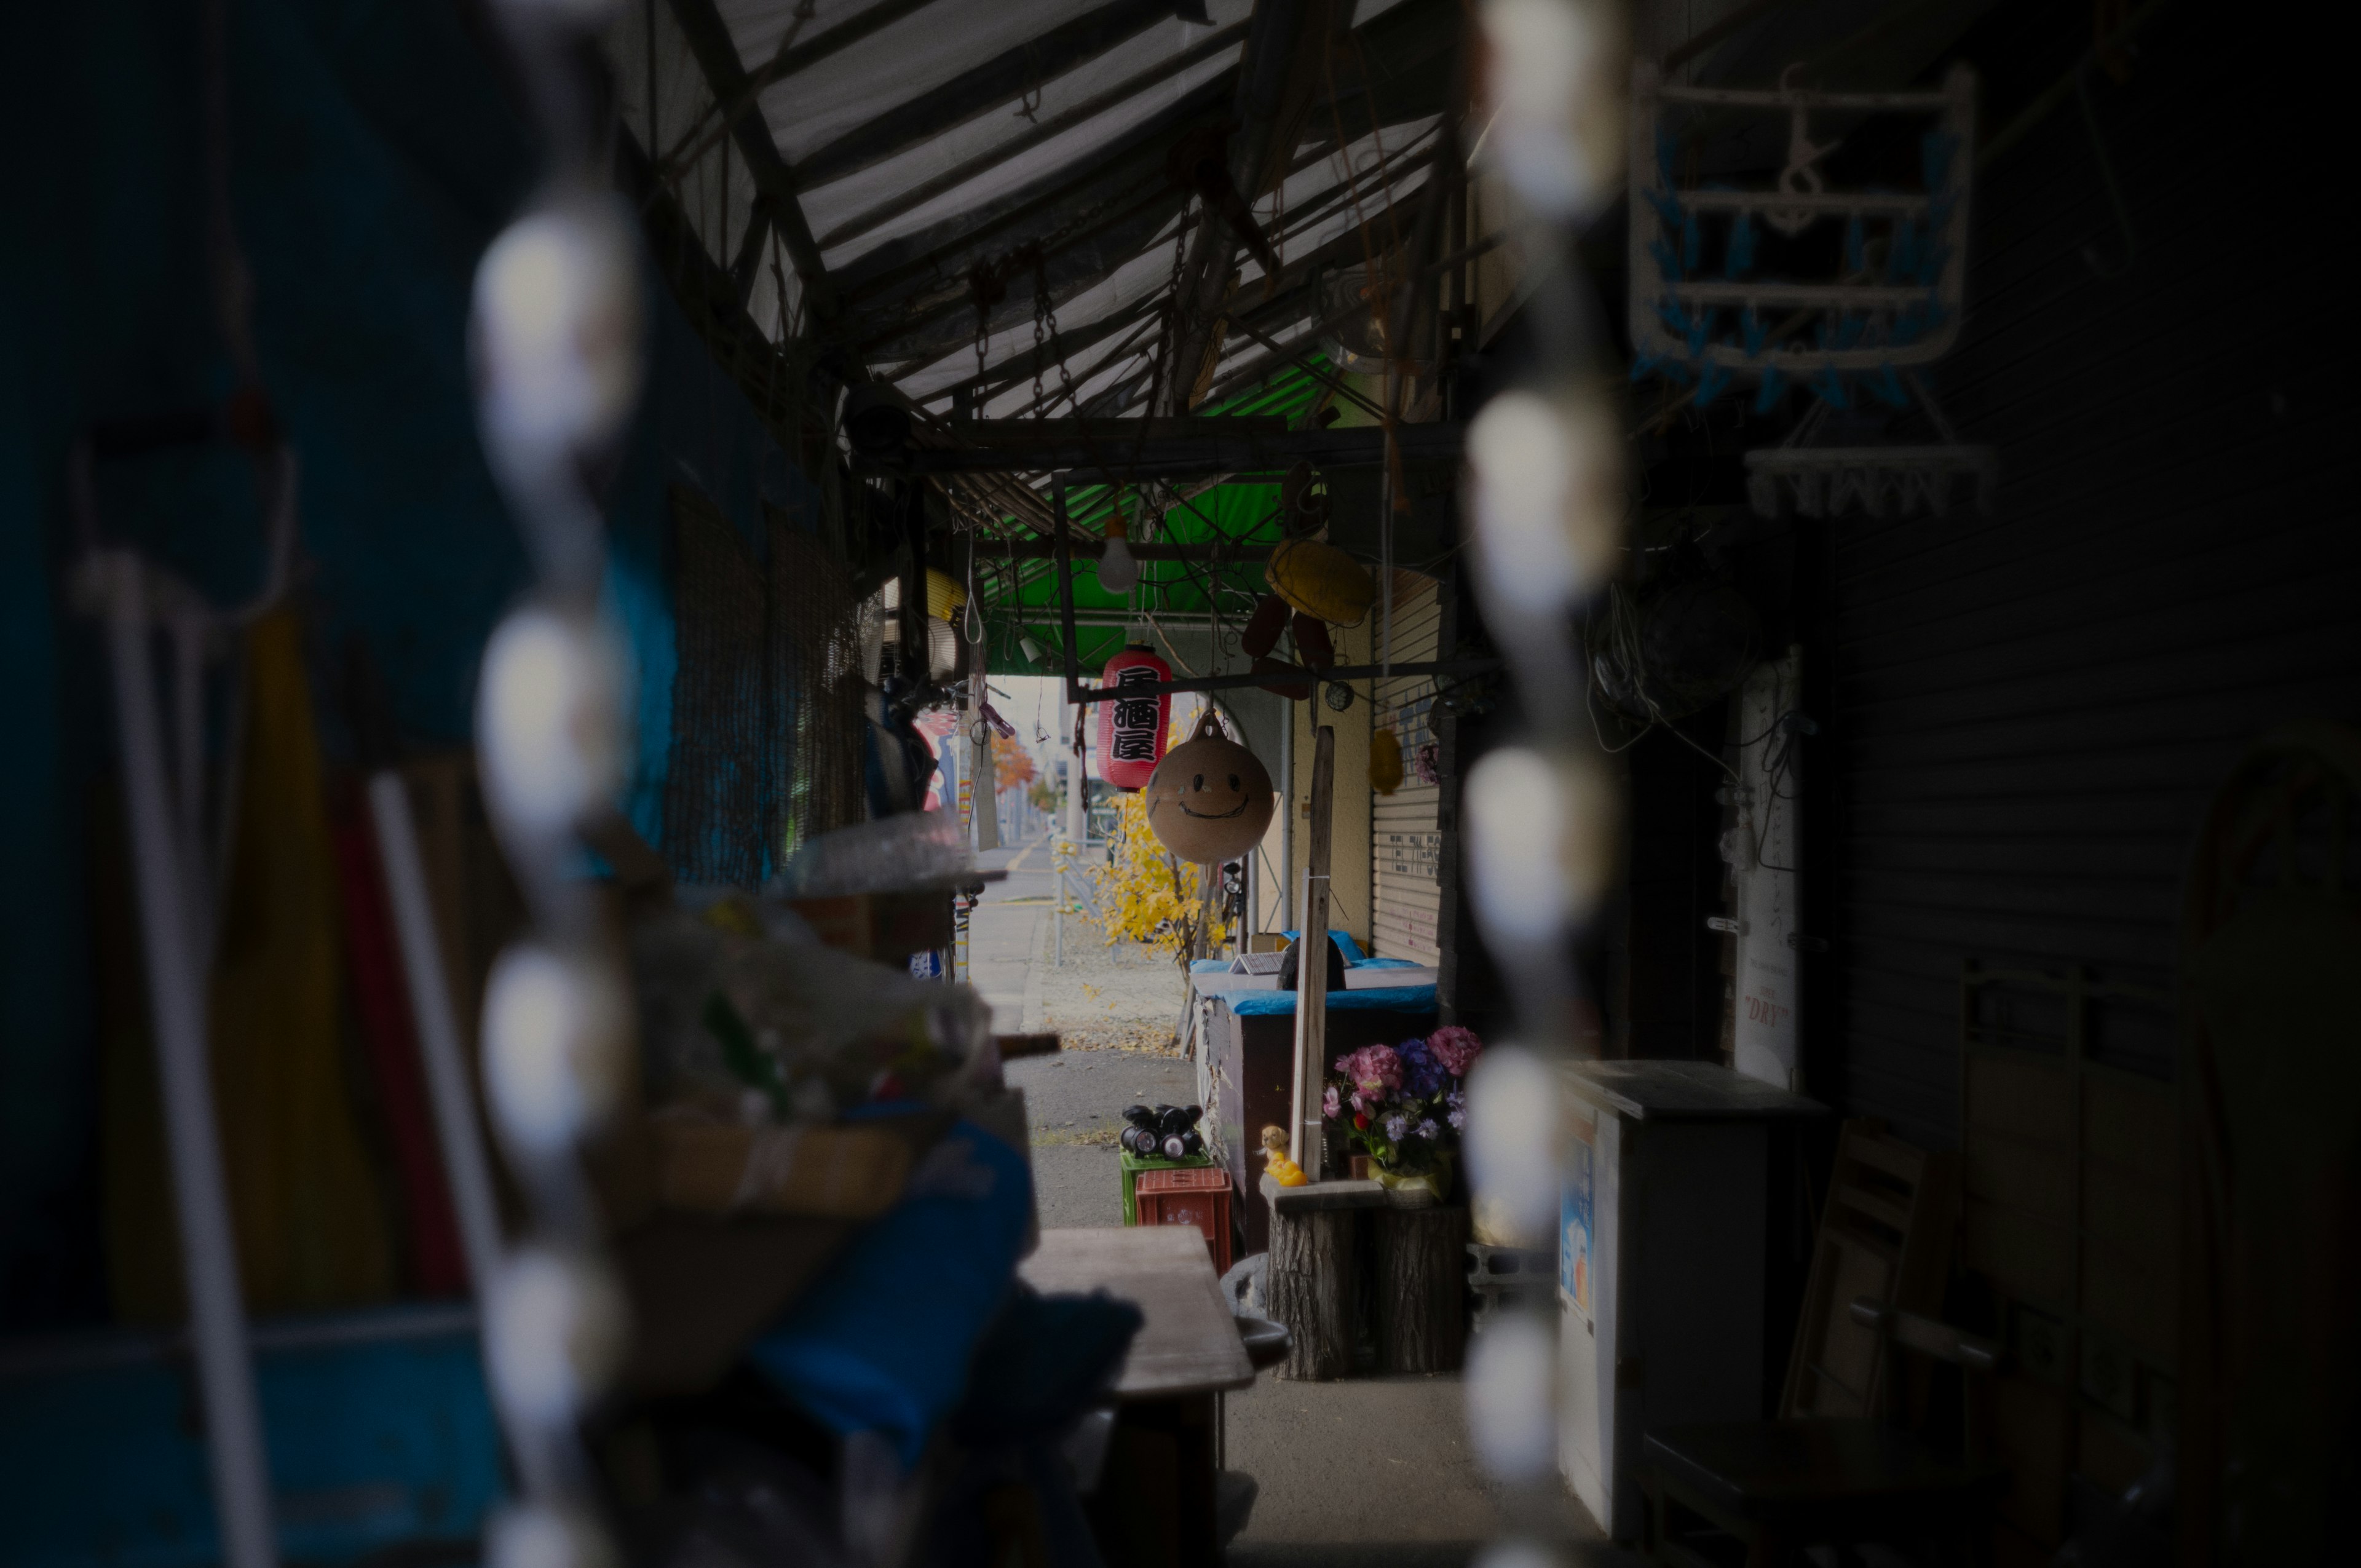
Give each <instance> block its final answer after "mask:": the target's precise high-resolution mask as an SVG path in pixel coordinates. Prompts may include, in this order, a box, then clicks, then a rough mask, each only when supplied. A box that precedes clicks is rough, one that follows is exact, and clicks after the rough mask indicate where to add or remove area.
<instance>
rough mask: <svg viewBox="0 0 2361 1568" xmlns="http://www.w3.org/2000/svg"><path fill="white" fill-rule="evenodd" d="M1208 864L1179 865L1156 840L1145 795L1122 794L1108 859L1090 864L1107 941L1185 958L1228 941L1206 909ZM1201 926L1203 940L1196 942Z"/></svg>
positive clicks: (1216, 918) (1216, 914)
mask: <svg viewBox="0 0 2361 1568" xmlns="http://www.w3.org/2000/svg"><path fill="white" fill-rule="evenodd" d="M1210 873H1211V868H1209V867H1206V866H1191V865H1182V864H1180V862H1179V861H1175V860H1174V859H1173V858H1172V854H1171V852H1170V850H1166V849H1165V847H1164V846H1163V845H1162V844H1160V843H1159V842H1158V841H1157V838H1156V835H1155V833H1154V832H1152V831H1151V830H1150V829H1149V828H1148V797H1147V795H1146V794H1145V793H1144V792H1134V793H1132V794H1128V795H1123V796H1121V797H1120V799H1119V801H1118V803H1117V805H1116V807H1115V833H1114V836H1113V838H1112V839H1110V840H1109V842H1108V844H1107V863H1106V864H1105V865H1104V866H1099V867H1094V868H1093V870H1092V872H1091V876H1092V879H1093V881H1094V882H1095V883H1097V886H1098V893H1099V896H1098V906H1099V908H1100V909H1101V910H1102V911H1103V912H1104V914H1103V917H1102V919H1101V920H1100V922H1099V925H1100V927H1101V929H1103V930H1104V931H1105V932H1106V939H1107V945H1108V946H1109V947H1113V946H1114V945H1115V942H1116V941H1117V940H1127V941H1133V942H1146V943H1148V944H1150V945H1152V946H1154V947H1157V948H1162V949H1163V950H1164V951H1166V952H1168V953H1170V954H1171V955H1172V956H1173V957H1174V958H1175V959H1178V960H1180V961H1182V962H1185V961H1187V959H1189V958H1190V957H1191V955H1192V954H1194V953H1197V952H1201V951H1211V950H1213V948H1219V947H1220V946H1221V945H1222V944H1223V943H1224V941H1226V940H1228V938H1229V932H1228V929H1227V927H1225V926H1224V924H1223V922H1222V919H1221V916H1220V913H1219V911H1218V910H1215V911H1213V912H1211V914H1210V918H1211V920H1212V925H1211V927H1210V928H1205V927H1204V923H1205V922H1206V920H1207V919H1208V918H1209V912H1208V911H1207V909H1206V908H1205V888H1206V879H1207V877H1208V875H1209V874H1210ZM1201 928H1202V934H1203V936H1204V938H1205V940H1204V944H1203V946H1202V948H1201V947H1200V946H1199V945H1198V940H1197V938H1198V936H1199V934H1200V930H1201Z"/></svg>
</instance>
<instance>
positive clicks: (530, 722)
mask: <svg viewBox="0 0 2361 1568" xmlns="http://www.w3.org/2000/svg"><path fill="white" fill-rule="evenodd" d="M622 685H623V678H622V658H621V655H620V652H619V651H618V649H617V648H616V646H615V641H614V639H613V638H612V637H611V636H609V634H608V631H607V630H606V628H605V627H604V626H602V625H601V624H599V623H598V621H597V620H593V619H591V618H589V617H588V616H573V615H565V614H560V613H559V612H557V611H555V610H552V609H544V608H541V607H538V606H535V607H530V608H527V609H520V610H518V611H516V612H515V613H513V614H511V616H510V617H509V618H508V619H507V620H503V621H502V622H500V628H499V630H495V631H494V632H493V633H492V640H491V642H490V644H489V646H488V647H487V648H486V649H485V650H484V673H483V686H482V690H481V692H480V694H479V696H478V698H477V702H478V714H477V725H476V738H477V742H478V748H479V750H480V752H481V755H482V758H483V764H484V784H485V786H486V788H487V789H488V790H489V791H490V793H491V795H492V796H493V805H494V806H495V808H496V809H497V810H499V811H500V813H501V814H502V815H503V816H505V817H508V818H509V819H510V820H511V821H512V822H515V823H516V824H517V825H519V826H520V827H522V828H525V829H526V830H527V831H529V832H532V833H533V834H536V835H552V834H556V833H561V832H563V831H565V830H566V828H571V827H573V826H574V825H575V824H576V823H577V822H580V821H582V820H583V819H584V818H585V817H588V816H589V815H590V814H591V813H592V812H594V811H598V810H601V809H604V808H605V807H606V806H609V804H611V803H612V801H613V800H614V796H615V792H616V790H617V789H618V788H619V787H620V784H621V783H622V775H623V749H624V739H625V731H626V725H625V722H624V718H623V702H622Z"/></svg>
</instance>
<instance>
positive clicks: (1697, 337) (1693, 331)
mask: <svg viewBox="0 0 2361 1568" xmlns="http://www.w3.org/2000/svg"><path fill="white" fill-rule="evenodd" d="M1719 314H1721V312H1720V311H1719V310H1709V311H1708V312H1706V313H1705V314H1703V315H1701V316H1699V317H1697V319H1696V320H1695V321H1693V322H1691V323H1689V330H1688V334H1687V338H1688V345H1689V357H1691V358H1692V359H1695V358H1699V357H1701V356H1703V355H1704V354H1705V345H1707V344H1708V342H1710V341H1712V337H1713V323H1714V318H1715V317H1716V316H1719Z"/></svg>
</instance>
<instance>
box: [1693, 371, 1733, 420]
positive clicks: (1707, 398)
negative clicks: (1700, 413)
mask: <svg viewBox="0 0 2361 1568" xmlns="http://www.w3.org/2000/svg"><path fill="white" fill-rule="evenodd" d="M1729 387H1730V372H1729V371H1728V370H1727V369H1725V368H1724V367H1721V366H1719V365H1716V364H1714V363H1713V362H1712V361H1711V360H1708V361H1706V362H1705V364H1704V365H1702V366H1701V367H1699V368H1698V370H1697V407H1699V408H1704V407H1705V406H1706V405H1707V404H1708V403H1710V402H1712V401H1713V400H1714V399H1716V398H1718V397H1719V396H1721V394H1722V393H1723V392H1724V391H1726V390H1728V389H1729Z"/></svg>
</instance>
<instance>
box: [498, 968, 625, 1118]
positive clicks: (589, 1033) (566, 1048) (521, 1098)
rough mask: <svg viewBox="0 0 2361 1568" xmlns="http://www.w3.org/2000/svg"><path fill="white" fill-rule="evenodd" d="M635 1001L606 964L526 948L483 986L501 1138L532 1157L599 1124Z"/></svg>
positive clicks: (620, 1075) (616, 1095)
mask: <svg viewBox="0 0 2361 1568" xmlns="http://www.w3.org/2000/svg"><path fill="white" fill-rule="evenodd" d="M630 1064H631V998H630V997H629V996H628V995H626V994H625V993H624V991H623V985H622V981H621V980H620V978H619V977H618V976H617V975H616V973H615V971H614V970H612V969H611V968H609V966H608V965H605V964H600V963H594V962H591V961H589V960H588V959H583V958H577V957H571V956H563V955H560V954H557V953H554V952H552V951H550V950H549V949H548V948H543V947H537V946H533V945H530V944H525V945H520V946H517V947H513V948H510V949H509V950H508V951H506V952H504V953H502V954H501V955H500V961H499V962H497V963H495V964H494V965H493V966H492V973H491V978H490V980H489V981H488V982H487V983H486V985H485V987H484V1085H485V1088H486V1090H487V1091H488V1098H489V1100H490V1102H491V1106H492V1111H493V1113H494V1114H495V1115H497V1116H498V1117H499V1118H500V1128H501V1131H502V1132H503V1133H505V1134H506V1135H508V1136H509V1137H510V1138H511V1139H513V1140H515V1142H517V1143H518V1144H520V1145H522V1146H523V1147H525V1148H527V1149H530V1150H532V1151H533V1152H534V1153H537V1154H554V1153H556V1152H558V1151H560V1150H563V1149H566V1148H570V1147H571V1146H573V1145H574V1144H575V1143H577V1141H578V1140H580V1139H582V1138H583V1137H585V1136H588V1135H589V1134H591V1133H593V1132H595V1131H596V1130H598V1127H600V1126H601V1125H603V1124H605V1122H606V1120H607V1118H608V1117H609V1116H610V1115H612V1114H613V1113H614V1111H615V1107H616V1105H617V1103H618V1102H620V1100H621V1098H622V1094H623V1081H624V1078H625V1075H626V1074H627V1073H628V1072H629V1070H630Z"/></svg>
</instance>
